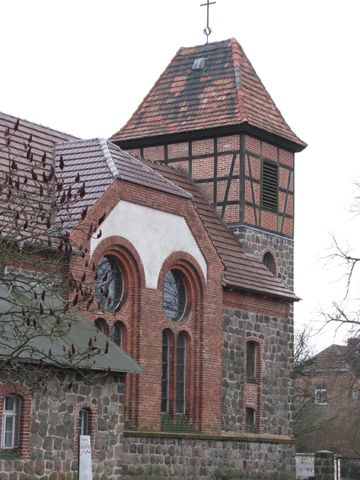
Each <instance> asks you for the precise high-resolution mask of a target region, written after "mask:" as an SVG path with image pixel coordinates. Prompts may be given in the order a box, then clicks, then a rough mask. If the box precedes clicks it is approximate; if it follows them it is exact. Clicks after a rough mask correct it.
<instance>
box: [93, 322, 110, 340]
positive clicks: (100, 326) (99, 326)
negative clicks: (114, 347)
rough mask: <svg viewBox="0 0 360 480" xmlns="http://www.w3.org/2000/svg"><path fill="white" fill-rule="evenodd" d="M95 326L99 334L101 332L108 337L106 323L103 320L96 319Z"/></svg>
mask: <svg viewBox="0 0 360 480" xmlns="http://www.w3.org/2000/svg"><path fill="white" fill-rule="evenodd" d="M95 326H96V328H97V329H98V330H100V332H102V333H103V334H104V335H106V336H107V337H108V336H109V327H108V324H107V323H106V321H105V320H104V319H103V318H97V319H96V320H95Z"/></svg>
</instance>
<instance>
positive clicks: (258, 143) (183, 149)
mask: <svg viewBox="0 0 360 480" xmlns="http://www.w3.org/2000/svg"><path fill="white" fill-rule="evenodd" d="M111 140H112V141H113V142H114V143H116V144H118V145H119V146H120V147H121V148H123V149H125V150H128V151H130V152H131V153H132V154H138V155H141V156H143V157H145V158H147V159H149V160H152V161H156V162H161V163H165V164H168V165H171V166H172V167H175V168H180V169H183V170H184V171H186V172H187V174H188V175H189V176H190V177H191V179H192V180H193V181H194V182H195V183H196V184H198V185H199V186H200V187H201V190H202V192H203V195H204V196H205V197H206V198H207V200H209V201H210V202H211V203H212V204H213V205H214V206H215V208H216V210H217V212H218V214H219V215H220V216H221V217H222V218H223V220H224V221H225V222H226V224H227V225H228V227H229V228H230V229H232V230H233V231H234V233H235V234H236V235H237V237H238V239H239V242H240V243H241V244H242V246H243V248H244V250H245V252H246V253H248V254H250V255H252V256H254V257H256V258H257V259H258V260H259V261H262V262H263V263H264V264H265V266H266V267H267V268H268V269H269V270H270V271H271V272H272V273H273V274H274V275H276V276H277V277H278V278H279V279H280V280H281V281H282V282H283V283H285V284H286V285H287V286H288V287H290V288H291V289H293V235H294V154H295V153H296V152H300V151H301V150H303V149H304V148H305V147H306V144H305V143H304V142H303V141H302V140H301V139H300V138H299V137H297V135H296V134H295V133H294V132H293V131H292V130H291V129H290V127H289V126H288V125H287V123H286V122H285V120H284V118H283V117H282V115H281V113H280V111H279V110H278V108H277V107H276V105H275V103H274V102H273V100H272V99H271V97H270V95H269V94H268V92H267V91H266V89H265V87H264V86H263V84H262V82H261V80H260V78H259V77H258V75H257V74H256V72H255V70H254V68H253V66H252V65H251V63H250V61H249V60H248V58H247V57H246V55H245V53H244V51H243V50H242V48H241V46H240V45H239V43H238V42H237V41H236V40H235V39H230V40H225V41H221V42H215V43H208V44H206V45H201V46H196V47H191V48H181V49H180V50H179V51H178V52H177V53H176V55H175V57H174V58H173V59H172V61H171V62H170V64H169V65H168V67H167V68H166V69H165V71H164V72H163V73H162V75H161V76H160V78H159V79H158V81H157V82H156V83H155V85H154V86H153V88H152V89H151V90H150V92H149V93H148V95H147V96H146V97H145V99H144V100H143V102H142V103H141V104H140V106H139V107H138V109H137V110H136V111H135V113H134V114H133V115H132V117H131V118H130V119H129V121H128V122H127V123H126V125H124V126H123V127H122V128H121V129H120V130H119V131H118V132H117V133H115V134H114V135H113V136H112V137H111Z"/></svg>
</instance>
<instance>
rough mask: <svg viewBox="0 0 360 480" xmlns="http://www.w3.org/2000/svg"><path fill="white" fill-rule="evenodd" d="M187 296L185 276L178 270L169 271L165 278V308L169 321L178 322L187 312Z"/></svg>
mask: <svg viewBox="0 0 360 480" xmlns="http://www.w3.org/2000/svg"><path fill="white" fill-rule="evenodd" d="M187 306H188V305H187V295H186V286H185V282H184V278H183V274H182V273H181V272H180V271H179V270H176V269H173V270H169V271H168V272H167V273H166V275H165V278H164V299H163V307H164V312H165V315H166V316H167V318H168V319H169V320H173V321H174V322H178V321H180V320H182V319H183V318H184V317H185V315H186V312H187Z"/></svg>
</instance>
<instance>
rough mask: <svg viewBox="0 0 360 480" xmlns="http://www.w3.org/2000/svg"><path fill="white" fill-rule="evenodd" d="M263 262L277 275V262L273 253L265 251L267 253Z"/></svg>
mask: <svg viewBox="0 0 360 480" xmlns="http://www.w3.org/2000/svg"><path fill="white" fill-rule="evenodd" d="M263 264H264V265H265V267H266V268H267V269H268V270H269V271H270V272H271V273H272V274H273V275H276V262H275V258H274V255H273V254H272V253H270V252H266V253H265V255H264V256H263Z"/></svg>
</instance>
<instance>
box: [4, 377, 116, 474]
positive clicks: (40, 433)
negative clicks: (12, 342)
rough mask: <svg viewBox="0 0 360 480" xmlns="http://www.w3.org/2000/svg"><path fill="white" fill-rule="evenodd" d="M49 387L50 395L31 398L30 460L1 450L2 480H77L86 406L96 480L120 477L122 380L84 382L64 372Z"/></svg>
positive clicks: (101, 378) (93, 379)
mask: <svg viewBox="0 0 360 480" xmlns="http://www.w3.org/2000/svg"><path fill="white" fill-rule="evenodd" d="M3 380H4V379H3ZM46 382H47V389H48V393H44V392H39V391H37V392H36V391H35V392H34V393H32V394H31V397H32V400H31V422H30V432H29V433H28V435H29V440H30V442H29V444H30V452H29V455H28V456H29V458H27V459H24V458H22V456H21V454H20V452H18V451H17V450H0V472H1V473H0V479H1V480H24V479H28V480H29V479H41V480H75V479H77V478H78V439H79V409H80V408H82V407H86V408H87V409H88V410H89V411H90V412H91V413H90V434H91V442H92V461H93V479H94V480H99V479H108V478H117V475H118V474H119V473H120V471H121V470H120V467H121V460H120V459H121V451H122V448H121V441H122V433H123V383H121V382H120V376H119V375H116V374H111V375H108V374H102V375H100V374H98V375H90V374H89V376H88V377H87V379H84V378H83V377H81V376H79V375H78V374H75V373H72V372H67V373H64V372H63V371H58V372H53V375H52V376H49V378H47V379H46ZM1 383H3V382H1V381H0V384H1ZM26 435H27V434H26V432H25V437H26Z"/></svg>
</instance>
